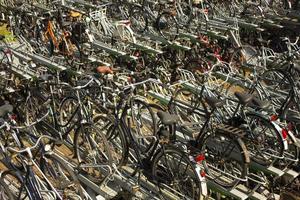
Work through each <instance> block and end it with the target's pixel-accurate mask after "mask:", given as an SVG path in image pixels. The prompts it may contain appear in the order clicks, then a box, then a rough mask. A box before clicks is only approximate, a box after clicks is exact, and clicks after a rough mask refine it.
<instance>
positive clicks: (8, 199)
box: [0, 177, 16, 200]
mask: <svg viewBox="0 0 300 200" xmlns="http://www.w3.org/2000/svg"><path fill="white" fill-rule="evenodd" d="M0 199H5V200H15V199H16V197H15V196H14V195H13V193H12V191H11V190H10V189H9V188H8V186H7V184H6V183H5V182H4V180H3V178H2V177H1V178H0Z"/></svg>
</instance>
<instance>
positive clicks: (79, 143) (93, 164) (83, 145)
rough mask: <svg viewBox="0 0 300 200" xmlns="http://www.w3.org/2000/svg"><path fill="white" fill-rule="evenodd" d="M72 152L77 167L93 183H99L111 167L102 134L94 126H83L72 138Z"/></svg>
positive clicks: (108, 150)
mask: <svg viewBox="0 0 300 200" xmlns="http://www.w3.org/2000/svg"><path fill="white" fill-rule="evenodd" d="M74 151H75V155H76V157H77V160H78V162H79V165H80V166H79V167H80V169H81V170H82V172H83V173H85V174H87V177H88V178H89V179H91V180H93V181H94V182H99V181H100V182H101V181H102V180H103V179H104V178H105V177H106V173H107V171H109V168H111V166H112V155H111V150H110V147H109V144H108V142H107V139H106V137H105V135H104V134H102V133H101V132H100V130H99V128H97V127H96V126H94V125H91V124H84V125H81V127H80V128H79V129H77V131H76V133H75V137H74Z"/></svg>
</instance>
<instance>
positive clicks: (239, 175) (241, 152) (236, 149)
mask: <svg viewBox="0 0 300 200" xmlns="http://www.w3.org/2000/svg"><path fill="white" fill-rule="evenodd" d="M222 145H226V146H227V145H228V146H227V147H228V148H232V149H231V150H230V152H227V151H228V150H227V149H225V151H220V149H219V148H221V147H222ZM231 145H232V146H231ZM200 147H201V148H200V151H201V152H205V158H206V159H205V160H204V161H203V165H204V167H205V169H206V173H207V174H208V176H209V178H210V179H211V180H213V181H214V182H216V183H217V184H219V185H221V186H223V187H226V188H231V187H234V186H236V185H237V184H238V183H239V182H240V180H243V179H244V180H245V179H246V177H247V174H248V165H249V162H250V158H249V153H248V150H247V148H246V146H245V144H244V142H243V140H242V139H241V138H239V137H235V136H231V135H228V134H227V133H226V134H225V133H222V132H214V133H210V134H209V135H208V136H206V137H205V139H204V140H202V141H201V144H200ZM214 150H215V151H214ZM226 153H229V154H228V157H224V156H225V155H226ZM218 158H220V159H218ZM231 161H232V162H231ZM223 162H224V163H223ZM215 165H217V166H215ZM234 165H235V166H234ZM214 167H216V168H218V167H219V168H218V169H219V170H223V172H218V171H216V170H213V169H212V168H214ZM220 168H221V169H220ZM223 168H224V169H223ZM230 168H231V169H230ZM226 170H227V171H226ZM231 170H232V171H231ZM226 173H229V174H230V175H233V176H235V177H231V176H230V175H227V174H226Z"/></svg>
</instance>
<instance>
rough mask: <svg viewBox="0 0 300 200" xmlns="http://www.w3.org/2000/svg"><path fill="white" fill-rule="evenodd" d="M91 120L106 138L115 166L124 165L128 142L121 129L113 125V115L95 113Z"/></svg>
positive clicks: (126, 159) (126, 158)
mask: <svg viewBox="0 0 300 200" xmlns="http://www.w3.org/2000/svg"><path fill="white" fill-rule="evenodd" d="M93 121H94V124H95V126H97V127H98V128H99V129H100V130H101V132H102V133H104V134H105V136H106V138H107V141H108V143H109V146H110V149H111V151H112V159H113V161H114V164H115V165H116V166H117V167H121V166H123V165H125V164H126V163H127V161H128V155H129V146H128V145H129V144H128V141H127V139H126V137H125V135H124V132H123V131H122V129H121V128H120V127H119V126H115V121H114V117H113V116H110V115H107V114H96V115H95V116H94V117H93Z"/></svg>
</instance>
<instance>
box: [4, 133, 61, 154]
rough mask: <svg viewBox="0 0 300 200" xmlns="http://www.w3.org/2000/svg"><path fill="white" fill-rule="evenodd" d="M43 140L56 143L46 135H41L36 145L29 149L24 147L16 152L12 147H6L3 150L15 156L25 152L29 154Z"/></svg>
mask: <svg viewBox="0 0 300 200" xmlns="http://www.w3.org/2000/svg"><path fill="white" fill-rule="evenodd" d="M44 138H48V139H50V140H54V141H56V140H57V139H55V138H53V137H51V136H48V135H42V136H41V137H39V139H38V140H37V141H36V143H35V144H34V145H33V146H31V147H26V148H25V149H22V150H18V149H14V148H12V147H6V148H5V150H7V151H10V152H12V153H16V154H21V153H25V152H31V150H32V149H35V148H37V147H38V146H39V144H40V143H41V141H42V139H44Z"/></svg>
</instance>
